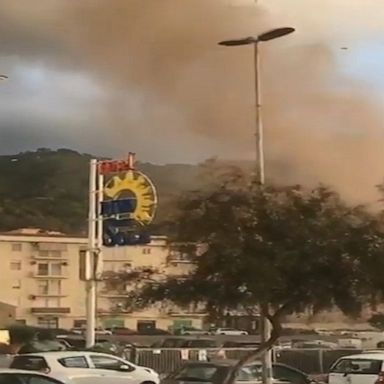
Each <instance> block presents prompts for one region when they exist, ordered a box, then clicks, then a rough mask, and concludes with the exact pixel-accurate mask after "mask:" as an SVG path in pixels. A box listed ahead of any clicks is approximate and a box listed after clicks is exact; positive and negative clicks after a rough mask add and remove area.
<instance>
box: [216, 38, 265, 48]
mask: <svg viewBox="0 0 384 384" xmlns="http://www.w3.org/2000/svg"><path fill="white" fill-rule="evenodd" d="M257 42H258V40H257V38H255V37H252V36H249V37H245V38H242V39H234V40H224V41H220V42H219V43H218V44H219V45H224V46H226V47H232V46H238V45H249V44H255V43H257Z"/></svg>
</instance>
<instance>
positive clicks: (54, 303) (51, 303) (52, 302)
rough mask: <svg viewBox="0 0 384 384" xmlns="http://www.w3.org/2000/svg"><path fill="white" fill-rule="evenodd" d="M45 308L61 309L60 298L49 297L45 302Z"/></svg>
mask: <svg viewBox="0 0 384 384" xmlns="http://www.w3.org/2000/svg"><path fill="white" fill-rule="evenodd" d="M43 303H44V307H45V308H59V307H60V299H59V298H58V297H47V298H45V299H44V301H43Z"/></svg>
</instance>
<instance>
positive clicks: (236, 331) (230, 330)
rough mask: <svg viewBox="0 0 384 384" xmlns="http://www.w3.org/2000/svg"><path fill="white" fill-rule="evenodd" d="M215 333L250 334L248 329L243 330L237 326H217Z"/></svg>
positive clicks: (213, 332)
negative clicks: (236, 327)
mask: <svg viewBox="0 0 384 384" xmlns="http://www.w3.org/2000/svg"><path fill="white" fill-rule="evenodd" d="M212 334H213V335H228V336H242V335H248V332H247V331H241V330H239V329H235V328H216V329H215V330H214V331H212Z"/></svg>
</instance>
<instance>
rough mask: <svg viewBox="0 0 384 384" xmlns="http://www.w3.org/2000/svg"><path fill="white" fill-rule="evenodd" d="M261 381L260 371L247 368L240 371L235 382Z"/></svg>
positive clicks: (251, 367) (253, 367)
mask: <svg viewBox="0 0 384 384" xmlns="http://www.w3.org/2000/svg"><path fill="white" fill-rule="evenodd" d="M260 379H261V369H257V367H255V366H247V367H243V368H241V369H240V371H239V372H238V374H237V378H236V381H257V380H260Z"/></svg>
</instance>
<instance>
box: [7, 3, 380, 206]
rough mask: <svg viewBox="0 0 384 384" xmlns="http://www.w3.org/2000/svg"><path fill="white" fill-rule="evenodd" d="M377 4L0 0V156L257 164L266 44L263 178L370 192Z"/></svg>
mask: <svg viewBox="0 0 384 384" xmlns="http://www.w3.org/2000/svg"><path fill="white" fill-rule="evenodd" d="M382 20H384V7H383V5H382V0H348V1H347V0H258V1H254V0H162V1H159V0H82V1H77V0H39V2H31V1H30V0H0V46H1V50H0V73H4V74H6V75H8V76H9V80H7V81H3V82H1V83H0V137H1V140H0V154H13V153H17V152H19V151H25V150H33V149H36V148H39V147H50V148H60V147H68V148H72V149H75V150H79V151H81V152H87V153H93V154H96V155H107V156H112V157H117V158H120V157H122V156H125V154H126V153H127V152H128V151H134V152H136V153H137V156H138V158H139V159H140V160H142V161H150V162H155V163H196V162H199V161H203V160H204V159H206V158H208V157H212V156H219V157H221V158H229V159H241V160H253V159H254V157H255V154H254V152H255V149H254V136H253V133H254V112H255V111H254V85H253V81H254V77H253V61H252V60H253V57H252V50H251V49H250V48H249V47H241V48H231V49H229V48H225V47H221V46H218V45H217V42H218V41H220V40H223V39H227V38H236V37H243V36H249V35H257V34H258V33H261V32H263V31H265V30H268V29H271V28H275V27H280V26H293V27H295V28H296V32H295V33H294V34H292V35H290V36H287V37H284V38H281V39H279V40H275V41H270V42H268V43H264V44H262V45H261V47H260V49H261V64H262V91H263V103H264V107H263V108H264V113H263V117H264V125H265V139H266V140H265V146H266V164H267V175H268V174H271V175H272V176H273V177H274V178H276V179H278V180H280V181H283V182H295V183H317V182H324V183H327V184H331V185H333V186H335V187H336V188H337V189H339V190H340V191H341V192H342V193H344V194H345V195H346V196H348V197H350V198H352V199H355V200H358V201H374V199H375V198H376V195H375V188H374V186H375V185H376V184H378V183H380V182H381V181H383V179H384V178H383V174H384V172H383V167H384V166H383V165H382V164H384V151H383V150H382V147H383V145H382V143H383V139H384V123H383V121H382V118H381V113H380V109H381V105H382V103H383V101H384V88H383V87H384V70H383V69H382V62H383V59H384V37H382V36H384V33H383V32H384V31H383V30H384V22H383V21H382Z"/></svg>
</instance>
